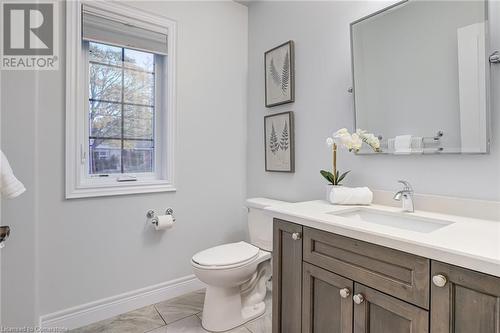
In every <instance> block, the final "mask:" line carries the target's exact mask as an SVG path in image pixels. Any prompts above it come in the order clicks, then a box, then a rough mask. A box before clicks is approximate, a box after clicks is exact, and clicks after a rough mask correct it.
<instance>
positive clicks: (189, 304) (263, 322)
mask: <svg viewBox="0 0 500 333" xmlns="http://www.w3.org/2000/svg"><path fill="white" fill-rule="evenodd" d="M204 299H205V291H204V290H199V291H195V292H193V293H190V294H186V295H182V296H179V297H177V298H174V299H171V300H168V301H165V302H161V303H158V304H154V305H150V306H146V307H144V308H141V309H138V310H134V311H131V312H128V313H124V314H122V315H119V316H116V317H113V318H110V319H106V320H103V321H100V322H97V323H95V324H91V325H88V326H85V327H81V328H77V329H75V330H71V331H70V332H72V333H206V332H208V331H206V330H204V329H203V328H202V326H201V318H203V313H202V310H203V301H204ZM271 304H272V302H271V293H270V292H268V294H267V297H266V313H265V314H264V315H262V316H261V317H259V318H257V319H254V320H252V321H250V322H248V323H246V324H245V325H243V326H240V327H237V328H235V329H233V330H230V331H228V332H227V333H271V306H272V305H271Z"/></svg>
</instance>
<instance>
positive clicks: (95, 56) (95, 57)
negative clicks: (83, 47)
mask: <svg viewBox="0 0 500 333" xmlns="http://www.w3.org/2000/svg"><path fill="white" fill-rule="evenodd" d="M89 56H90V61H96V62H101V63H105V64H112V65H118V66H121V64H122V48H121V47H116V46H111V45H105V44H98V43H92V42H90V43H89Z"/></svg>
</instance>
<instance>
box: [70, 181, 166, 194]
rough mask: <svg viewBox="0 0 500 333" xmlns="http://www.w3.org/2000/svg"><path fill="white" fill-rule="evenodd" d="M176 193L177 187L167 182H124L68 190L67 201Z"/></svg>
mask: <svg viewBox="0 0 500 333" xmlns="http://www.w3.org/2000/svg"><path fill="white" fill-rule="evenodd" d="M175 191H176V188H175V186H174V185H173V184H172V183H170V182H167V181H165V180H150V181H137V182H124V183H117V184H109V183H108V184H85V185H79V186H76V187H74V188H67V189H66V199H77V198H92V197H105V196H115V195H128V194H141V193H158V192H175Z"/></svg>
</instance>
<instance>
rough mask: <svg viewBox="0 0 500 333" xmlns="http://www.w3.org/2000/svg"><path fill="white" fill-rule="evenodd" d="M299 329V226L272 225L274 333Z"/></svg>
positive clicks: (300, 264) (300, 271) (300, 263)
mask: <svg viewBox="0 0 500 333" xmlns="http://www.w3.org/2000/svg"><path fill="white" fill-rule="evenodd" d="M301 327H302V226H301V225H299V224H294V223H289V222H285V221H281V220H276V219H275V220H274V225H273V333H277V332H282V333H285V332H286V333H300V332H301Z"/></svg>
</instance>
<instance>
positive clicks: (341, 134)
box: [333, 128, 352, 150]
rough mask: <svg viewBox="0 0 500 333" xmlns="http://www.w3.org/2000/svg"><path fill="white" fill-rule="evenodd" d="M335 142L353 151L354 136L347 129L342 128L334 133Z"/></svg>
mask: <svg viewBox="0 0 500 333" xmlns="http://www.w3.org/2000/svg"><path fill="white" fill-rule="evenodd" d="M333 138H334V140H335V141H336V142H337V143H338V144H339V145H342V146H344V147H345V148H347V149H349V150H350V149H352V136H351V134H350V133H349V131H348V130H347V129H346V128H341V129H339V130H338V131H337V132H335V133H333Z"/></svg>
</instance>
